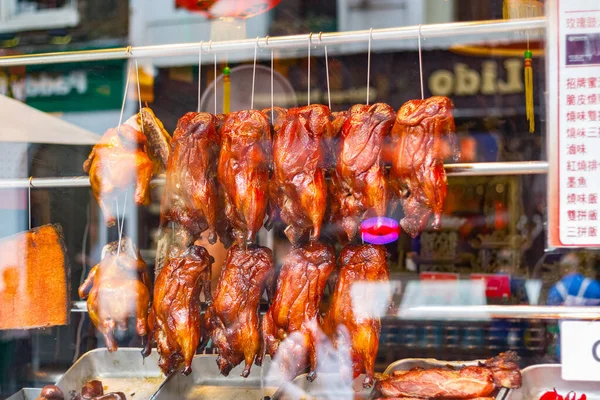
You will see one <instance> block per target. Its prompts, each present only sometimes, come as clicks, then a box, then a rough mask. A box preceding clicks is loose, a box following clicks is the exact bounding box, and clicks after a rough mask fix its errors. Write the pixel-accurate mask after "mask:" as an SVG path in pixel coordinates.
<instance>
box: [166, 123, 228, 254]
mask: <svg viewBox="0 0 600 400" xmlns="http://www.w3.org/2000/svg"><path fill="white" fill-rule="evenodd" d="M171 146H172V151H171V157H170V158H169V164H168V167H167V180H166V184H165V189H164V192H163V198H162V202H161V210H160V227H161V228H162V227H164V226H165V225H166V224H168V223H169V222H171V221H173V222H176V223H178V224H179V225H180V226H181V227H182V228H184V229H186V230H187V232H188V233H189V235H190V239H189V240H188V242H190V243H191V242H193V241H194V240H196V239H198V237H199V236H200V234H201V233H202V232H203V231H205V230H206V229H208V241H209V243H211V244H214V243H215V242H216V241H217V232H216V225H217V218H218V212H219V192H218V185H217V164H218V160H219V151H220V137H219V135H218V132H217V119H216V118H215V117H214V116H213V115H212V114H209V113H195V112H189V113H187V114H185V115H184V116H183V117H181V118H180V119H179V121H178V122H177V128H176V129H175V132H174V134H173V140H172V142H171Z"/></svg>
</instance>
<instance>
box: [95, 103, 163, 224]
mask: <svg viewBox="0 0 600 400" xmlns="http://www.w3.org/2000/svg"><path fill="white" fill-rule="evenodd" d="M83 170H84V171H85V172H87V173H89V175H90V184H91V186H92V192H93V193H94V197H96V200H97V201H98V204H99V205H100V208H101V209H102V212H103V213H104V220H105V222H106V225H107V226H113V225H114V224H115V222H116V217H115V214H114V213H115V211H116V207H115V205H116V204H118V199H119V196H120V195H121V196H122V195H123V194H124V193H126V192H127V191H128V190H129V188H130V187H131V188H132V192H133V193H132V195H133V199H134V201H135V203H136V204H137V205H142V204H148V203H149V202H150V192H149V190H148V189H149V186H150V179H151V178H152V171H153V164H152V161H151V160H150V157H148V154H147V153H146V137H145V136H144V135H143V134H142V132H141V130H140V126H139V124H138V122H137V115H134V116H133V117H131V118H129V119H128V120H127V121H126V122H125V123H123V124H122V125H121V126H120V127H118V128H111V129H109V130H108V131H106V133H105V134H104V136H102V139H100V141H99V142H98V143H96V145H95V146H94V148H93V149H92V152H91V153H90V155H89V156H88V159H87V160H86V161H85V162H84V163H83ZM133 187H134V189H133ZM122 207H123V205H122Z"/></svg>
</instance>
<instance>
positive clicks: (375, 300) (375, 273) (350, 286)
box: [323, 244, 389, 387]
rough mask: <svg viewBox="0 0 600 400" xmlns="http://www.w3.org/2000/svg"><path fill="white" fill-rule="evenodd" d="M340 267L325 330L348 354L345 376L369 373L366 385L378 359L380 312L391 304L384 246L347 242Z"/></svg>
mask: <svg viewBox="0 0 600 400" xmlns="http://www.w3.org/2000/svg"><path fill="white" fill-rule="evenodd" d="M339 263H340V270H339V275H338V277H337V283H336V286H335V289H334V291H333V299H332V301H331V306H330V308H329V310H327V312H326V314H325V318H324V325H323V327H324V330H325V333H326V334H327V335H328V336H330V337H332V338H333V342H334V345H335V346H336V348H337V349H338V352H339V354H340V355H343V354H346V353H349V357H348V358H347V359H346V360H342V361H346V363H348V364H351V365H346V367H345V369H344V370H342V375H343V376H344V377H345V378H346V379H354V378H356V377H358V375H360V374H361V373H364V374H366V377H365V379H364V381H363V385H364V387H370V386H371V385H372V384H373V382H374V380H373V379H374V378H373V377H374V368H375V358H376V357H377V351H378V349H379V335H380V333H381V321H380V313H383V312H382V310H385V307H387V305H388V300H389V299H388V294H389V287H388V286H387V285H388V280H389V272H388V268H387V255H386V251H385V247H383V246H379V245H371V244H365V245H347V246H346V247H344V248H343V249H342V252H341V254H340V257H339Z"/></svg>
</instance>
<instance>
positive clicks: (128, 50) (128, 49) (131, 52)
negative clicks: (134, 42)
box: [125, 46, 133, 57]
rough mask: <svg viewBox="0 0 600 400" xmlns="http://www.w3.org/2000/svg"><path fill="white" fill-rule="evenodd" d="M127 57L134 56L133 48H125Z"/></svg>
mask: <svg viewBox="0 0 600 400" xmlns="http://www.w3.org/2000/svg"><path fill="white" fill-rule="evenodd" d="M125 55H126V56H127V57H131V56H132V55H133V51H132V48H131V46H127V47H126V48H125Z"/></svg>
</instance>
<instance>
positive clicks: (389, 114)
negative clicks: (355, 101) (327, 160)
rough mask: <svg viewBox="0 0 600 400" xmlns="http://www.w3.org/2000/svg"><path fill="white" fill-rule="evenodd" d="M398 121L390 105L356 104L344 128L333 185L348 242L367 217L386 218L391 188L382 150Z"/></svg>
mask: <svg viewBox="0 0 600 400" xmlns="http://www.w3.org/2000/svg"><path fill="white" fill-rule="evenodd" d="M394 118H395V114H394V110H393V109H392V108H391V107H390V106H388V105H387V104H383V103H377V104H373V105H371V106H369V105H355V106H353V107H352V108H351V109H350V110H349V111H348V114H347V117H346V120H345V122H344V124H343V126H342V130H341V143H340V144H339V146H338V150H337V157H336V158H337V160H336V169H335V173H334V174H333V176H332V182H331V183H332V184H331V186H330V191H331V212H332V218H333V221H334V222H336V223H341V226H342V228H343V230H344V232H345V235H346V236H347V239H348V240H352V238H354V236H355V235H356V233H357V231H358V227H359V225H360V222H361V221H362V220H363V218H364V217H365V216H383V215H385V212H386V207H387V185H386V180H385V168H384V166H383V162H382V158H381V151H382V146H383V141H384V138H385V136H386V135H387V134H388V133H389V131H390V129H391V127H392V125H393V123H394Z"/></svg>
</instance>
